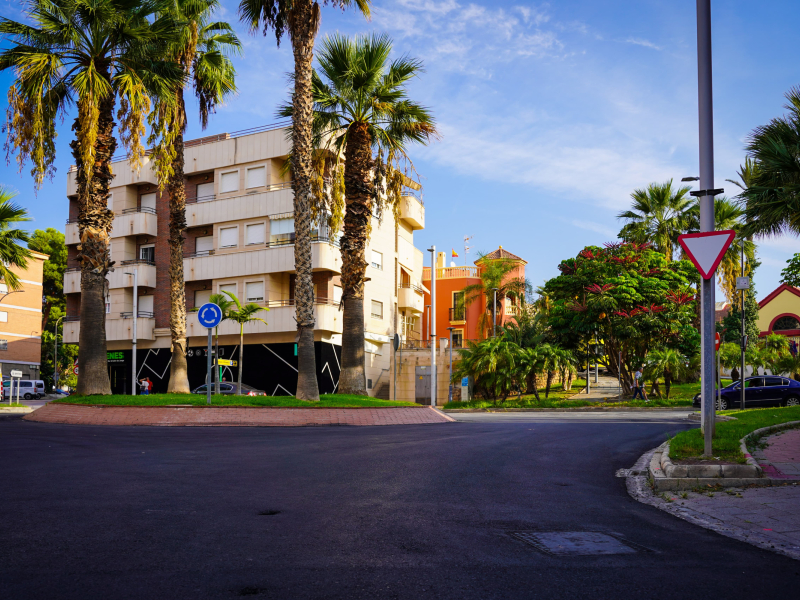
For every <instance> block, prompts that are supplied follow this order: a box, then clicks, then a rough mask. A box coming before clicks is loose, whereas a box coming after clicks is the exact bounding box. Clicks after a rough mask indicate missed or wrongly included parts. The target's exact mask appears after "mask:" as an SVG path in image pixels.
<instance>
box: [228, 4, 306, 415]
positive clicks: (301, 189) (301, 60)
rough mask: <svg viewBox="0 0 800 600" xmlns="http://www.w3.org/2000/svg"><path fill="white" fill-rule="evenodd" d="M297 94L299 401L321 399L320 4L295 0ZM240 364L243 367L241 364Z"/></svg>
mask: <svg viewBox="0 0 800 600" xmlns="http://www.w3.org/2000/svg"><path fill="white" fill-rule="evenodd" d="M292 22H293V23H292V36H291V39H292V51H293V53H294V75H295V77H294V95H293V96H292V109H293V115H294V116H293V118H292V180H293V182H292V188H293V190H294V231H295V243H294V265H295V271H296V272H297V277H296V283H295V292H294V299H295V300H294V302H295V313H296V316H295V318H296V319H297V392H296V397H297V398H298V400H311V401H315V402H316V401H319V384H318V383H317V364H316V357H315V353H314V325H315V322H314V284H313V282H312V279H311V151H312V147H311V145H312V139H311V123H312V119H313V114H312V108H313V100H312V94H311V61H312V60H313V58H314V37H315V36H316V33H317V26H318V24H319V5H317V4H315V3H314V2H312V1H311V0H295V2H294V3H293V6H292ZM240 368H241V367H240Z"/></svg>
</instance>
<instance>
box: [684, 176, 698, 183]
mask: <svg viewBox="0 0 800 600" xmlns="http://www.w3.org/2000/svg"><path fill="white" fill-rule="evenodd" d="M681 181H683V182H686V181H700V178H699V177H683V178H682V179H681Z"/></svg>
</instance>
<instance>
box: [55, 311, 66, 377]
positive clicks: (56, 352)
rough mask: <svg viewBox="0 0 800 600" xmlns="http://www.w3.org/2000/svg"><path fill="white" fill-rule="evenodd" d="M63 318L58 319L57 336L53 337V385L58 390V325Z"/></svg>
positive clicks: (62, 316)
mask: <svg viewBox="0 0 800 600" xmlns="http://www.w3.org/2000/svg"><path fill="white" fill-rule="evenodd" d="M63 318H64V315H61V316H60V317H58V320H57V321H56V329H55V335H54V336H53V338H54V340H53V385H54V386H55V388H56V389H58V324H59V323H60V322H61V319H63Z"/></svg>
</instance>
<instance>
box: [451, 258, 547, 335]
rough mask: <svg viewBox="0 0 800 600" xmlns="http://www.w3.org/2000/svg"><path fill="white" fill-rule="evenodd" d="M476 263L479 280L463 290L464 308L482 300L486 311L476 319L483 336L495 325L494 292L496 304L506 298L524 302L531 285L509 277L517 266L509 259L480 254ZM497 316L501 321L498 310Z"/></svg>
mask: <svg viewBox="0 0 800 600" xmlns="http://www.w3.org/2000/svg"><path fill="white" fill-rule="evenodd" d="M477 262H478V263H479V264H480V265H481V272H480V278H481V280H480V282H479V283H473V284H470V285H468V286H467V287H465V288H464V290H463V291H464V306H469V305H470V304H472V303H473V302H476V301H478V300H480V299H481V298H483V300H484V302H485V304H486V309H485V311H483V312H482V313H481V315H480V316H479V317H478V328H479V329H480V330H481V332H483V333H484V334H485V333H486V332H487V330H489V329H491V330H492V331H493V330H494V327H495V326H496V325H497V323H494V324H492V314H493V309H494V290H495V289H497V298H498V303H499V302H500V301H501V300H502V299H503V298H506V297H508V298H513V299H516V300H520V301H524V299H525V296H526V294H527V295H531V285H530V282H528V281H527V280H526V279H524V278H520V277H510V274H511V272H512V271H514V269H516V268H517V267H518V266H519V263H518V262H517V261H514V260H512V259H510V258H494V259H488V258H486V255H485V254H480V255H479V258H478V260H477ZM498 306H500V305H499V304H498ZM497 315H498V316H500V320H501V321H502V315H501V311H500V310H499V308H498V311H497Z"/></svg>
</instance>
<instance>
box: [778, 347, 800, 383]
mask: <svg viewBox="0 0 800 600" xmlns="http://www.w3.org/2000/svg"><path fill="white" fill-rule="evenodd" d="M777 367H778V371H779V372H780V373H788V374H789V377H794V378H795V380H797V381H800V352H798V353H797V354H792V353H791V352H787V353H786V354H784V355H783V357H782V358H781V359H780V361H779V362H778V365H777Z"/></svg>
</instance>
